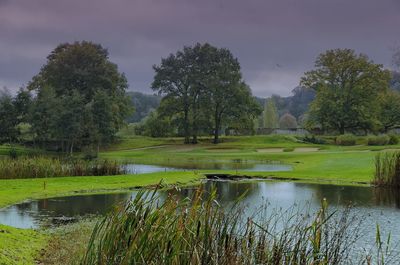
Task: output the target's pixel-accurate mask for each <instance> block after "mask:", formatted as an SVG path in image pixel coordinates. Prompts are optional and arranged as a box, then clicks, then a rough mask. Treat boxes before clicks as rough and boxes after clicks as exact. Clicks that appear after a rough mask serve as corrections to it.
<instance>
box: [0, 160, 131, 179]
mask: <svg viewBox="0 0 400 265" xmlns="http://www.w3.org/2000/svg"><path fill="white" fill-rule="evenodd" d="M120 174H125V169H124V167H123V166H122V165H120V164H119V163H118V162H116V161H110V160H93V161H87V160H81V159H79V160H71V159H61V158H48V157H20V158H17V159H11V158H4V159H0V179H19V178H48V177H65V176H104V175H120Z"/></svg>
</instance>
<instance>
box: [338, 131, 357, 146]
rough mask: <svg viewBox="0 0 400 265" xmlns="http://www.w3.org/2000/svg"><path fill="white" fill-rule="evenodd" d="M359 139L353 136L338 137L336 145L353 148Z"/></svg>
mask: <svg viewBox="0 0 400 265" xmlns="http://www.w3.org/2000/svg"><path fill="white" fill-rule="evenodd" d="M356 140H357V138H356V137H355V136H354V135H352V134H343V135H339V136H338V137H336V140H335V142H336V144H337V145H343V146H351V145H355V144H356Z"/></svg>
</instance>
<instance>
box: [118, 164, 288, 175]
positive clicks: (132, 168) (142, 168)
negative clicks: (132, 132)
mask: <svg viewBox="0 0 400 265" xmlns="http://www.w3.org/2000/svg"><path fill="white" fill-rule="evenodd" d="M124 169H125V171H126V173H128V174H144V173H153V172H169V171H185V170H197V169H202V170H214V169H215V170H237V171H241V170H243V171H250V172H279V171H291V170H293V168H292V166H291V165H285V164H280V163H262V164H260V163H251V162H250V163H243V162H240V163H239V162H238V163H234V162H230V163H222V162H213V163H212V162H208V163H207V162H203V163H198V162H196V163H188V162H185V163H181V164H177V165H171V164H167V165H165V166H155V165H143V164H127V165H125V166H124Z"/></svg>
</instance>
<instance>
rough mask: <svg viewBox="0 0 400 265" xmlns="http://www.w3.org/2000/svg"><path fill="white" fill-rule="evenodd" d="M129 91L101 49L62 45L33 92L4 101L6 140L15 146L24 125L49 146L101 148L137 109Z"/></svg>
mask: <svg viewBox="0 0 400 265" xmlns="http://www.w3.org/2000/svg"><path fill="white" fill-rule="evenodd" d="M127 87H128V84H127V81H126V78H125V76H124V75H123V74H121V73H119V72H118V69H117V66H116V65H115V64H113V63H111V62H110V61H109V59H108V51H107V50H106V49H104V48H103V47H102V46H101V45H98V44H94V43H91V42H85V41H83V42H75V43H72V44H70V43H65V44H60V45H59V46H58V47H56V48H55V49H54V50H53V51H52V52H51V54H50V55H49V56H48V57H47V63H46V64H45V65H44V66H43V67H42V68H41V70H40V72H39V73H38V74H37V75H36V76H34V77H33V78H32V81H31V82H30V83H29V85H28V89H27V90H24V89H21V90H20V91H19V93H18V95H17V96H16V97H15V98H13V97H11V96H8V95H3V96H1V99H0V113H1V114H2V115H0V117H1V118H0V119H1V123H2V126H1V131H0V140H2V141H3V142H4V141H6V140H7V141H10V142H12V141H15V140H16V139H17V138H18V136H19V135H20V134H21V130H20V128H19V127H18V125H20V124H21V123H27V124H28V125H29V126H28V129H29V131H30V133H31V136H32V140H33V141H34V143H36V144H40V145H42V146H44V147H51V148H54V149H56V150H61V151H65V152H66V151H68V152H71V153H72V152H73V151H74V150H75V149H80V150H82V149H83V148H91V149H96V148H97V149H98V148H99V146H102V145H105V144H108V143H110V142H111V141H113V139H114V136H115V134H116V132H117V131H118V130H119V129H120V128H121V126H122V125H123V124H124V120H125V118H126V116H127V114H128V113H129V112H130V110H131V107H130V106H131V105H130V102H129V98H127V97H126V95H125V90H126V89H127ZM3 124H4V126H3ZM25 128H27V127H26V126H25ZM25 140H26V139H25Z"/></svg>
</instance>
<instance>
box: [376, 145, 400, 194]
mask: <svg viewBox="0 0 400 265" xmlns="http://www.w3.org/2000/svg"><path fill="white" fill-rule="evenodd" d="M372 182H373V184H374V185H377V186H390V187H395V188H400V152H399V151H394V152H379V153H378V154H377V155H376V156H375V174H374V180H373V181H372Z"/></svg>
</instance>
